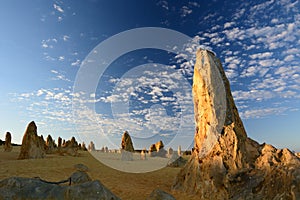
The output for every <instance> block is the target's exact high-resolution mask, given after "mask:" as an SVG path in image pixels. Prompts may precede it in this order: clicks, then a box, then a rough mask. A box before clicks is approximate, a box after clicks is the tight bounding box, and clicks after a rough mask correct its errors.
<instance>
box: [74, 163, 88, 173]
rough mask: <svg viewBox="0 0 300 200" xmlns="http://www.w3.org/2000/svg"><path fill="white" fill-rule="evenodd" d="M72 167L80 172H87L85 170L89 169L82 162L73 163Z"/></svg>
mask: <svg viewBox="0 0 300 200" xmlns="http://www.w3.org/2000/svg"><path fill="white" fill-rule="evenodd" d="M74 168H75V169H76V170H77V171H80V172H87V171H89V168H88V167H87V166H85V165H84V164H76V165H74Z"/></svg>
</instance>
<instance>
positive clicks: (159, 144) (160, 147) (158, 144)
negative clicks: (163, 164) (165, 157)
mask: <svg viewBox="0 0 300 200" xmlns="http://www.w3.org/2000/svg"><path fill="white" fill-rule="evenodd" d="M155 148H156V151H157V152H159V150H160V149H162V148H164V143H163V142H162V141H161V140H160V141H158V142H156V143H155Z"/></svg>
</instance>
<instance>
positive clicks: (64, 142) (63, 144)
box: [61, 139, 66, 147]
mask: <svg viewBox="0 0 300 200" xmlns="http://www.w3.org/2000/svg"><path fill="white" fill-rule="evenodd" d="M61 146H62V147H64V146H66V140H65V139H64V140H63V142H62V145H61Z"/></svg>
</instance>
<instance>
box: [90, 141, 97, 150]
mask: <svg viewBox="0 0 300 200" xmlns="http://www.w3.org/2000/svg"><path fill="white" fill-rule="evenodd" d="M88 151H96V149H95V144H94V142H92V141H91V142H90V144H89V146H88Z"/></svg>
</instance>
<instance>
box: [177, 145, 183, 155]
mask: <svg viewBox="0 0 300 200" xmlns="http://www.w3.org/2000/svg"><path fill="white" fill-rule="evenodd" d="M177 154H178V156H182V152H181V146H180V145H179V146H178V149H177Z"/></svg>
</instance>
